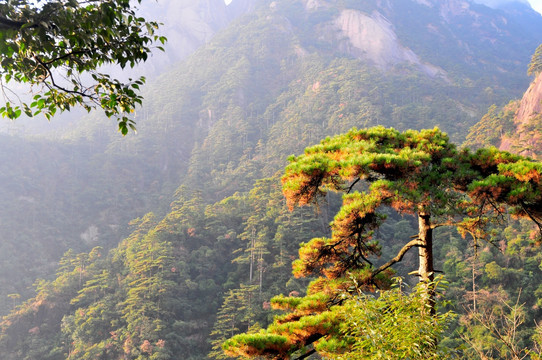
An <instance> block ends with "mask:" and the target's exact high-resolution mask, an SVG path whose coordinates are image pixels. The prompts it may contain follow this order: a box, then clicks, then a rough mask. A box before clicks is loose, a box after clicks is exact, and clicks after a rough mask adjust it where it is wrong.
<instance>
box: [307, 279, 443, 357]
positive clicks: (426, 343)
mask: <svg viewBox="0 0 542 360" xmlns="http://www.w3.org/2000/svg"><path fill="white" fill-rule="evenodd" d="M443 284H445V283H444V282H443V280H442V279H437V280H436V282H435V283H433V284H429V285H427V284H423V283H419V284H418V285H416V287H414V289H413V290H412V291H411V292H409V290H408V289H403V287H405V285H404V284H403V283H402V282H401V280H400V279H399V280H397V282H396V283H395V286H394V287H393V288H392V289H391V290H386V291H380V292H378V293H376V294H375V295H369V294H363V293H361V294H359V295H357V296H349V297H348V298H347V299H348V300H346V302H345V303H344V304H343V306H341V307H340V308H339V310H338V313H339V315H338V316H339V317H340V318H342V319H344V320H343V323H342V324H341V332H342V334H344V337H342V338H341V340H342V341H343V342H344V343H345V344H348V347H347V348H348V349H349V350H348V351H345V352H343V351H341V347H337V346H336V344H334V343H329V342H327V341H323V342H322V343H321V344H319V345H318V346H317V349H318V350H319V352H321V353H324V354H326V355H327V356H329V357H330V358H331V359H344V360H346V359H350V360H354V359H367V358H371V359H403V358H406V359H441V358H445V356H446V354H447V349H446V348H445V347H443V346H441V344H440V341H441V339H442V338H443V336H444V332H445V330H446V328H447V326H448V325H449V323H450V322H451V320H452V319H453V318H454V314H453V312H451V311H446V312H440V311H439V312H438V313H437V315H433V314H432V313H431V310H430V309H429V308H428V307H427V288H426V287H427V286H435V287H437V289H436V292H437V293H438V294H440V295H442V293H443V290H444V287H443V286H442V285H443ZM343 348H344V346H343Z"/></svg>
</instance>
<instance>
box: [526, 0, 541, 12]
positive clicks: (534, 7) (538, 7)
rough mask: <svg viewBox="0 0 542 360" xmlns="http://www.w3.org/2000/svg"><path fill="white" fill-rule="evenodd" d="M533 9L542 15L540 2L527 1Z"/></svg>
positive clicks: (536, 0)
mask: <svg viewBox="0 0 542 360" xmlns="http://www.w3.org/2000/svg"><path fill="white" fill-rule="evenodd" d="M529 2H530V3H531V6H532V7H533V9H535V10H536V11H538V12H539V13H541V14H542V0H529Z"/></svg>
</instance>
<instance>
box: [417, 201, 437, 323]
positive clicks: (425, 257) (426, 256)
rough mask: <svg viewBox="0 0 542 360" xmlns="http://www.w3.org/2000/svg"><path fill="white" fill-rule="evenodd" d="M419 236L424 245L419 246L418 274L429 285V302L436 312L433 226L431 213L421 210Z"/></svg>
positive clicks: (421, 280) (432, 309)
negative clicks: (433, 283)
mask: <svg viewBox="0 0 542 360" xmlns="http://www.w3.org/2000/svg"><path fill="white" fill-rule="evenodd" d="M418 224H419V225H418V226H419V238H420V241H421V243H422V246H419V247H418V254H419V263H420V267H419V269H418V275H419V276H420V282H424V283H427V284H428V285H429V288H428V289H427V290H428V296H429V298H428V302H429V306H430V308H431V313H435V291H434V289H433V285H432V282H433V280H434V279H435V275H434V265H433V228H432V227H431V215H430V214H429V213H426V212H423V211H420V212H419V213H418Z"/></svg>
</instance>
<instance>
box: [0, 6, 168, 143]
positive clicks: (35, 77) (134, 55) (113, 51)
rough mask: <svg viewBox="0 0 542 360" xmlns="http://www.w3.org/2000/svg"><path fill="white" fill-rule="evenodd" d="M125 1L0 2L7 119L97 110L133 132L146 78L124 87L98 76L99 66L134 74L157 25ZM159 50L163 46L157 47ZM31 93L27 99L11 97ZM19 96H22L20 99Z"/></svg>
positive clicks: (0, 71)
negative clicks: (20, 88)
mask: <svg viewBox="0 0 542 360" xmlns="http://www.w3.org/2000/svg"><path fill="white" fill-rule="evenodd" d="M139 3H141V0H138V1H136V2H133V1H132V2H130V1H129V0H48V1H45V0H34V1H29V0H10V1H0V67H1V68H0V87H1V90H2V95H3V102H4V103H5V105H4V106H3V107H2V108H0V113H1V114H2V115H3V116H4V117H8V118H10V119H16V118H18V117H19V116H20V115H21V114H22V113H23V112H24V113H25V114H26V115H28V116H34V115H37V114H39V113H43V114H44V115H45V116H46V117H47V118H48V119H49V118H50V117H51V116H53V115H54V114H55V113H56V112H57V111H66V110H70V109H71V108H72V107H74V106H82V107H83V108H84V109H86V110H87V111H90V110H91V109H92V108H96V107H100V108H102V109H103V110H104V112H105V114H106V115H107V116H108V117H112V116H113V117H116V118H117V119H118V125H119V130H120V131H121V132H122V133H123V134H126V133H127V132H128V129H129V128H132V129H135V127H134V121H133V120H132V119H130V114H131V113H132V112H134V109H135V107H136V106H137V105H138V104H141V101H142V97H141V96H140V95H139V94H138V92H139V89H140V86H141V85H142V84H143V83H144V82H145V78H144V77H140V78H138V79H135V80H133V79H129V80H128V81H127V82H122V81H120V80H118V79H115V78H113V77H111V76H109V75H107V74H105V73H102V72H100V67H101V66H103V65H108V64H112V65H118V66H120V67H121V68H124V67H126V66H129V67H134V66H135V65H136V64H138V63H140V62H143V61H145V60H147V58H148V56H149V54H150V52H151V51H152V46H153V43H156V42H158V43H161V44H163V43H164V42H165V41H166V39H165V38H164V37H162V36H159V35H157V34H156V32H155V31H156V30H157V29H158V23H156V22H153V21H147V20H145V19H144V18H142V17H140V16H138V15H137V14H136V12H137V4H139ZM157 47H158V48H160V49H161V47H160V46H157ZM10 82H18V83H26V84H29V85H30V94H31V96H32V99H31V100H29V101H27V100H26V95H25V96H22V94H17V93H15V92H14V91H12V90H10ZM19 95H21V96H19Z"/></svg>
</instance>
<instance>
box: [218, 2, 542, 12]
mask: <svg viewBox="0 0 542 360" xmlns="http://www.w3.org/2000/svg"><path fill="white" fill-rule="evenodd" d="M475 1H476V0H475ZM478 1H479V2H483V3H491V2H506V1H510V0H478ZM528 1H529V3H531V6H532V7H533V9H535V10H536V11H538V12H539V13H541V14H542V0H528ZM224 2H225V3H226V5H228V4H229V3H231V2H232V0H224Z"/></svg>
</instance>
